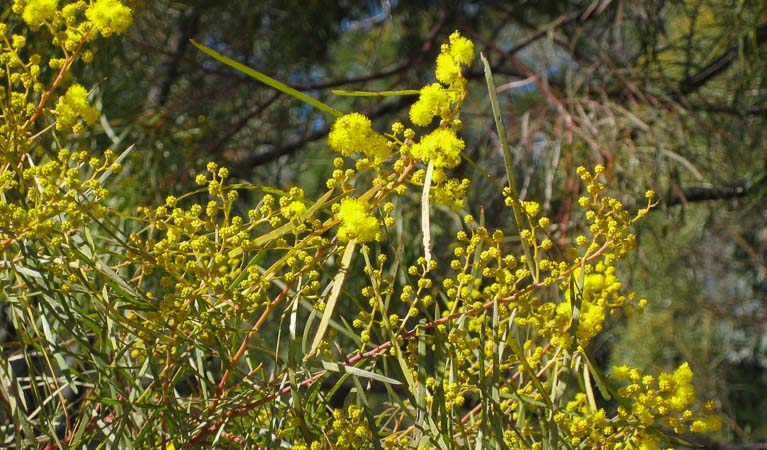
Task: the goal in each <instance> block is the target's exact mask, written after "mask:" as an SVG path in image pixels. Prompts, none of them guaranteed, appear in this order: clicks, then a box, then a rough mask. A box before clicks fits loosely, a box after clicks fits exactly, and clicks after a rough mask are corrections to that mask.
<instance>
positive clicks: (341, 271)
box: [304, 239, 357, 359]
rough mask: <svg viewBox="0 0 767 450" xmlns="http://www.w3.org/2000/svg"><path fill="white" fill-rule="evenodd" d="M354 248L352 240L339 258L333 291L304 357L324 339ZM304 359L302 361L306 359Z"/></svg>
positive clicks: (311, 352) (312, 351)
mask: <svg viewBox="0 0 767 450" xmlns="http://www.w3.org/2000/svg"><path fill="white" fill-rule="evenodd" d="M356 246H357V241H356V240H354V239H352V240H351V241H349V242H348V243H347V244H346V250H345V251H344V255H343V257H341V266H340V267H339V268H338V272H337V273H336V276H335V278H333V289H332V290H331V291H330V297H329V298H328V301H327V303H326V304H325V311H324V312H323V314H322V319H320V326H319V328H317V334H316V335H315V336H314V341H313V342H312V346H311V348H310V349H309V353H307V354H306V357H309V356H310V355H312V354H314V352H315V351H316V350H317V348H319V346H320V343H321V342H322V339H324V338H325V332H327V331H328V325H330V319H331V318H332V317H333V310H334V309H335V307H336V302H337V301H338V297H339V296H340V295H341V289H342V288H343V286H344V280H346V273H347V271H348V269H349V263H350V262H351V260H352V256H354V248H355V247H356ZM306 357H305V358H304V359H306Z"/></svg>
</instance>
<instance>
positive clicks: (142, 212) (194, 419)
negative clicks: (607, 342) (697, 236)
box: [0, 0, 719, 450]
mask: <svg viewBox="0 0 767 450" xmlns="http://www.w3.org/2000/svg"><path fill="white" fill-rule="evenodd" d="M131 11H132V10H131V9H130V8H129V7H128V6H126V5H124V4H122V3H120V2H118V1H117V0H94V1H92V2H89V3H86V2H82V1H78V2H74V3H67V4H64V5H59V4H58V2H56V1H50V0H27V1H23V0H16V1H15V2H14V4H13V12H14V13H15V15H14V16H13V17H12V18H11V19H10V20H9V23H7V24H3V30H2V31H3V43H2V59H1V61H2V63H3V64H4V67H5V69H6V70H5V73H6V74H7V76H6V77H5V81H4V84H5V86H4V88H3V91H2V95H3V97H2V100H3V103H2V105H3V116H2V119H3V123H2V128H1V129H0V140H1V142H2V165H3V166H2V175H0V176H1V177H2V178H1V180H2V184H0V189H2V192H1V194H2V196H3V200H4V203H3V204H2V205H1V206H0V208H2V216H0V217H1V219H0V220H1V221H0V242H1V243H2V252H3V258H2V274H3V275H2V278H0V280H2V289H3V307H4V313H5V314H6V315H7V318H8V319H7V323H8V324H9V325H11V331H12V334H13V336H12V337H11V338H10V339H9V340H8V341H7V342H6V344H5V345H6V348H5V349H4V352H3V356H2V360H1V361H0V367H1V368H2V370H1V371H0V376H2V383H3V384H2V385H3V390H2V394H3V395H2V413H1V414H2V415H0V417H2V419H5V421H4V422H5V423H7V425H6V426H5V427H4V428H3V430H4V431H5V433H6V436H7V438H6V441H4V442H3V445H5V446H10V447H16V448H30V447H34V446H36V445H42V446H43V448H46V449H53V448H64V447H79V446H88V447H90V446H112V447H119V448H134V447H135V448H182V447H183V448H242V447H246V448H250V447H253V448H259V447H266V446H269V447H278V446H279V447H291V448H296V449H301V448H304V449H306V448H311V449H313V450H316V449H319V448H339V449H343V448H402V447H406V446H409V447H412V448H416V447H417V448H422V447H423V448H431V447H438V448H443V449H447V448H477V447H478V446H483V447H498V448H518V447H522V448H528V447H529V448H533V449H536V448H581V447H595V446H598V447H600V448H616V449H617V448H657V446H659V445H660V446H667V445H672V444H674V443H680V442H681V443H683V442H684V441H682V440H681V439H680V438H678V437H676V434H679V433H683V432H686V431H692V432H701V431H707V430H713V429H716V428H717V427H718V426H719V424H718V421H719V419H718V416H716V415H715V414H712V411H711V410H712V409H713V405H708V407H707V408H706V409H707V410H708V411H705V412H704V411H693V408H692V403H693V397H694V388H693V385H692V377H693V375H692V371H691V370H690V367H689V365H688V364H687V363H682V364H681V365H679V366H678V367H677V368H676V369H675V370H673V371H671V372H668V373H661V374H659V375H657V376H653V375H650V374H646V373H643V372H642V371H640V370H639V369H636V368H631V367H628V366H625V365H621V366H617V367H615V368H614V369H613V370H612V376H611V377H608V376H607V375H606V374H604V373H603V371H602V369H601V368H600V367H599V366H598V365H597V364H596V363H595V361H594V358H593V356H592V352H591V346H592V343H593V341H594V339H595V338H596V336H598V334H599V333H600V331H601V330H602V328H603V326H604V323H605V322H606V321H607V320H608V317H610V316H613V315H616V314H618V313H620V312H623V311H625V312H627V313H631V312H636V311H637V310H641V309H642V308H643V307H644V306H645V304H646V303H647V301H646V300H644V299H639V298H637V297H636V295H635V294H634V293H633V292H631V291H629V290H627V289H626V286H624V284H623V283H622V282H621V281H620V276H619V269H618V263H619V262H620V261H621V260H624V259H625V258H626V257H627V256H628V255H629V254H630V252H631V251H632V250H633V249H634V248H635V246H636V243H637V239H636V236H635V235H634V234H633V233H632V231H631V227H632V226H633V225H634V223H635V222H636V221H637V220H639V219H641V218H643V217H644V216H646V215H647V214H648V213H649V211H650V209H651V208H653V207H654V206H655V205H656V203H655V201H654V200H653V199H654V193H653V192H652V191H648V192H647V193H646V195H645V196H646V199H644V200H643V202H644V204H643V205H642V207H638V208H633V209H632V210H633V212H632V211H630V210H629V208H627V207H626V206H625V205H624V204H623V203H622V202H621V201H619V200H617V199H616V198H614V197H612V196H610V195H608V194H607V193H606V186H605V184H604V178H605V177H604V174H605V170H606V168H605V167H604V166H602V165H597V166H595V168H594V170H593V171H588V170H587V169H585V168H583V167H580V168H578V170H577V177H579V178H580V180H581V181H582V182H583V184H584V186H585V187H584V194H583V195H582V196H580V198H578V200H577V203H578V204H579V205H580V207H581V208H582V209H583V211H584V213H583V216H584V218H585V221H586V223H587V226H586V227H585V228H584V229H583V230H582V233H580V234H578V235H577V236H576V237H575V238H574V239H573V241H572V242H571V243H568V242H567V241H563V242H561V243H555V242H554V240H553V239H552V236H551V230H552V221H551V219H549V218H548V217H546V216H545V215H543V214H542V213H541V205H540V204H539V203H538V202H535V201H527V200H522V199H520V197H519V194H518V193H517V186H516V185H515V182H514V176H513V175H512V173H513V167H512V164H513V162H512V161H511V158H510V157H509V155H510V152H509V151H508V142H504V146H505V147H506V150H507V151H506V152H505V155H506V159H505V164H504V165H505V168H506V171H507V180H506V182H507V183H508V185H507V186H506V187H505V188H503V189H500V190H499V191H498V192H496V195H498V196H499V197H500V198H502V200H503V202H504V203H505V205H506V207H507V209H506V211H508V212H510V215H511V216H512V217H513V218H514V222H515V228H513V230H514V231H508V229H509V227H508V226H507V227H506V229H503V228H502V227H498V228H491V227H487V226H486V225H485V217H484V215H480V217H479V218H475V217H474V216H472V215H471V214H460V215H459V211H461V210H462V209H463V208H464V206H465V204H464V201H465V193H466V189H467V188H468V186H469V184H470V183H469V181H468V180H463V179H460V178H452V177H451V173H450V170H451V169H453V168H455V167H456V166H457V165H458V164H459V162H460V161H461V155H462V152H463V151H464V150H465V142H464V141H463V139H462V137H460V135H459V131H460V130H461V128H462V124H463V122H462V120H461V119H460V114H461V112H462V109H463V105H464V102H465V100H466V98H467V94H468V91H467V89H468V82H467V79H466V78H465V76H464V71H465V70H466V66H468V65H470V64H471V63H472V60H473V55H474V49H473V45H474V44H473V43H472V42H471V41H470V40H468V39H467V38H465V37H463V36H461V35H460V34H459V33H458V32H454V33H452V34H451V35H450V37H449V42H447V43H445V44H443V45H442V46H441V47H440V52H439V55H438V56H437V59H436V61H437V64H436V72H435V76H436V79H437V83H432V84H429V85H426V86H425V87H423V88H422V89H420V90H419V92H418V99H417V101H416V102H415V103H414V104H413V106H412V107H411V109H410V120H411V122H413V124H414V125H415V127H412V128H411V127H407V126H405V125H404V124H403V123H401V122H395V123H393V124H392V125H391V127H390V131H389V132H386V133H381V132H379V131H377V130H376V129H374V128H373V125H372V122H371V121H370V120H369V119H367V118H366V117H365V116H363V115H361V114H358V113H351V114H347V115H343V116H341V117H340V118H338V119H337V120H336V121H335V123H334V125H333V127H332V128H331V130H330V135H329V138H328V144H329V146H330V147H331V148H332V149H333V150H335V151H338V152H339V153H340V154H341V155H343V156H344V157H345V158H341V157H338V158H335V159H334V161H333V163H332V164H333V170H332V172H331V176H330V177H329V178H328V179H327V181H326V183H325V188H326V189H325V192H324V193H323V194H321V195H318V196H317V197H316V198H309V197H307V195H306V193H305V192H304V190H303V189H301V188H300V187H293V188H290V189H289V190H281V189H278V188H276V187H271V186H257V185H253V184H237V183H231V182H230V181H229V178H230V173H229V170H228V169H227V168H226V167H221V166H219V165H218V164H217V163H215V162H210V163H208V164H207V166H206V171H205V172H204V173H200V174H198V175H197V176H196V177H195V178H194V181H195V183H196V184H197V185H198V186H199V188H197V189H195V190H190V191H188V192H185V193H181V194H179V195H168V196H166V198H165V201H164V203H163V204H160V205H159V206H152V207H149V206H145V207H140V208H138V209H137V210H136V213H135V214H133V213H132V212H129V211H126V210H124V209H122V208H121V203H120V201H119V198H118V196H117V195H116V194H114V193H110V192H109V191H108V189H107V186H109V182H110V179H111V178H112V177H113V176H114V175H115V174H117V173H118V172H120V170H121V163H120V161H121V159H122V158H123V157H125V155H126V154H127V153H129V151H130V148H129V149H128V150H126V151H125V152H123V153H122V154H121V156H119V157H118V156H117V154H116V152H114V151H112V150H104V151H99V150H96V149H88V150H86V149H81V147H80V138H81V136H82V134H83V133H86V132H87V129H88V127H89V126H91V125H92V124H93V123H94V122H95V121H96V120H97V119H98V117H97V115H98V113H97V111H96V110H95V109H94V107H93V106H92V105H91V103H90V100H89V98H88V96H87V95H86V91H85V89H84V88H83V87H82V86H80V85H79V84H77V82H76V80H74V79H73V77H74V75H75V74H76V72H77V71H76V70H75V68H76V67H78V66H77V64H76V63H79V62H80V61H82V62H83V63H87V62H88V61H89V60H92V59H93V55H92V54H91V53H89V50H87V49H86V45H88V44H89V43H91V42H92V41H93V40H94V39H96V38H97V37H98V35H101V36H103V37H106V36H110V35H112V34H119V33H122V32H124V31H125V28H126V27H127V26H128V23H129V22H130V18H131V14H132V12H131ZM22 30H23V31H22ZM9 34H10V35H9ZM32 41H35V43H34V44H33V46H34V48H36V49H38V48H40V49H46V46H47V45H48V42H50V46H48V47H47V51H45V52H43V53H35V54H26V53H25V50H24V49H25V48H26V44H27V42H32ZM41 42H42V43H41ZM219 59H220V60H221V61H222V62H226V60H224V59H223V58H219ZM43 62H47V65H48V67H50V68H51V69H53V70H54V71H56V72H55V73H50V74H49V73H45V74H43V70H42V69H41V64H42V63H43ZM485 70H486V75H487V80H488V93H489V96H490V98H491V100H492V105H493V112H494V115H495V118H496V125H497V127H498V128H499V129H502V118H501V115H500V112H499V111H500V110H499V109H498V107H497V105H498V99H497V96H496V89H495V88H494V84H493V76H492V73H491V72H490V68H489V65H486V68H485ZM260 75H261V77H262V78H266V76H265V75H263V74H260ZM270 84H271V85H272V86H275V87H279V86H281V85H280V84H278V83H276V82H275V83H270ZM65 87H66V90H64V88H65ZM57 96H58V97H57ZM54 98H57V103H56V106H55V107H52V99H54ZM325 110H326V111H330V110H334V109H332V108H330V107H328V108H327V109H325ZM499 138H500V140H501V141H504V140H505V136H504V133H501V135H500V137H499ZM139 151H140V150H139ZM241 193H247V194H248V195H249V196H251V198H255V199H257V202H258V203H257V206H255V207H253V208H250V209H247V207H245V209H246V210H245V211H241V210H240V209H241V208H243V207H242V206H240V205H238V198H239V196H240V195H241ZM116 198H117V200H114V199H116ZM415 202H420V205H419V209H420V217H421V226H420V229H416V230H413V229H412V228H408V227H406V226H404V224H403V222H404V221H405V216H406V215H407V210H408V208H412V207H413V204H414V203H415ZM436 205H444V206H445V207H446V209H449V208H452V209H453V210H454V211H455V212H451V213H444V212H443V213H444V214H447V215H449V216H450V217H459V218H460V219H461V221H462V223H461V222H459V223H461V224H460V225H459V226H458V227H456V228H458V229H457V230H454V232H455V234H454V235H455V238H446V235H447V234H448V230H447V228H446V227H445V228H443V229H442V231H441V232H440V233H436V232H435V236H434V237H435V239H437V238H439V239H443V240H444V239H449V243H448V244H446V248H448V249H449V251H450V252H451V253H452V255H453V256H452V257H445V254H446V252H444V251H439V252H434V254H432V250H433V244H432V241H431V240H432V230H433V229H434V230H435V231H436V230H439V229H440V226H439V224H437V223H436V221H432V214H434V213H435V212H436V211H435V209H436ZM464 212H465V211H464ZM507 225H508V224H507ZM418 232H420V237H421V239H420V243H417V241H418V239H417V237H418ZM416 243H417V244H416ZM408 247H409V248H408ZM421 249H422V254H421ZM413 254H415V255H416V256H415V257H414V258H413V257H412V255H413ZM376 389H378V390H379V391H380V392H378V393H376V392H375V391H376Z"/></svg>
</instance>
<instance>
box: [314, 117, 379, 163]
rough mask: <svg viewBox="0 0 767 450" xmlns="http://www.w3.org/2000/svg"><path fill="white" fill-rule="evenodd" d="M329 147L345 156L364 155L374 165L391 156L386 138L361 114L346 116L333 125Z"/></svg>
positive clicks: (329, 137)
mask: <svg viewBox="0 0 767 450" xmlns="http://www.w3.org/2000/svg"><path fill="white" fill-rule="evenodd" d="M328 145H330V148H332V149H333V150H335V151H337V152H338V153H340V154H342V155H344V156H351V155H353V154H355V153H362V154H364V155H365V156H366V157H367V158H369V159H370V160H372V161H374V164H375V162H378V163H380V162H381V161H383V160H384V159H386V158H387V157H388V156H389V155H390V154H391V149H390V148H389V143H388V141H387V140H386V138H385V137H383V136H382V135H381V134H380V133H378V132H377V131H375V130H374V129H373V126H372V123H371V122H370V119H368V118H367V117H365V116H363V115H362V114H359V113H351V114H346V115H344V116H341V117H339V118H338V119H337V120H336V121H335V122H334V123H333V126H332V127H331V129H330V134H328Z"/></svg>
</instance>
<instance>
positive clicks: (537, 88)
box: [88, 0, 767, 442]
mask: <svg viewBox="0 0 767 450" xmlns="http://www.w3.org/2000/svg"><path fill="white" fill-rule="evenodd" d="M223 5H224V4H222V3H221V2H213V1H209V0H200V1H191V0H187V1H167V0H156V1H152V2H142V1H140V0H136V1H134V2H133V4H132V6H133V7H134V8H135V10H136V11H137V14H136V23H135V26H134V27H133V28H132V29H131V31H130V33H129V34H128V35H127V37H126V38H124V39H121V40H110V41H109V42H106V43H103V44H101V45H102V46H103V47H104V48H102V49H101V51H99V52H96V54H97V59H96V61H95V62H94V64H92V65H90V66H89V69H88V70H90V71H92V72H91V73H92V74H94V75H93V76H92V83H93V86H95V87H96V92H97V95H99V96H100V102H101V106H102V108H103V111H104V117H103V119H102V121H101V128H100V129H97V132H96V134H94V135H93V136H92V138H93V142H94V144H93V145H94V146H103V145H113V146H115V147H120V146H122V147H124V146H125V145H127V144H136V146H137V150H136V151H135V152H133V155H132V158H133V159H132V160H131V161H129V162H128V163H127V165H128V166H129V167H128V170H125V171H124V173H125V174H128V175H126V176H125V177H124V178H123V179H121V180H120V183H122V187H123V189H122V191H123V192H132V193H133V196H128V197H126V198H123V199H121V200H122V201H123V202H124V203H125V205H126V206H131V207H133V206H139V203H147V202H149V201H151V200H152V199H153V201H154V203H161V202H162V201H163V199H164V197H165V196H166V195H169V194H173V193H177V192H183V191H185V190H187V189H188V188H189V186H191V185H192V184H193V179H190V178H188V177H189V175H188V174H189V173H193V172H196V171H199V170H200V169H201V168H202V167H204V164H205V162H207V161H210V160H215V161H218V162H220V163H221V164H223V165H226V166H229V167H231V168H232V171H233V174H234V175H235V176H236V177H239V178H240V179H242V180H247V181H250V182H253V183H256V184H263V185H267V184H271V185H275V184H276V185H279V186H284V187H287V186H291V185H294V184H300V185H301V186H303V187H304V188H305V189H306V191H307V196H315V193H316V192H318V190H319V189H321V188H322V182H323V180H325V179H326V178H327V176H328V173H329V172H330V170H332V165H331V164H330V161H331V160H332V157H333V156H332V155H331V153H330V151H329V150H328V149H327V145H326V142H325V141H324V139H323V137H324V136H325V135H326V133H327V131H328V128H329V125H330V124H329V123H328V121H327V120H326V118H325V117H324V116H322V114H321V113H319V112H317V111H313V110H311V109H310V108H309V107H307V106H306V105H303V104H299V103H298V102H297V101H295V100H293V99H291V98H288V97H286V96H284V95H281V94H279V93H278V92H275V91H274V90H272V89H271V88H269V87H267V86H265V85H262V84H260V83H258V82H256V81H255V80H252V79H249V78H246V77H244V76H243V75H241V74H239V73H236V72H234V71H232V70H229V69H228V68H227V67H224V66H222V65H220V64H218V63H216V62H215V61H213V60H211V59H210V58H208V57H207V56H205V55H203V54H202V53H201V52H198V51H197V50H196V49H195V48H194V47H193V46H191V45H190V44H189V40H190V39H194V40H196V41H198V42H201V43H203V44H206V45H208V46H210V47H212V48H214V49H216V50H218V51H220V52H222V53H224V54H226V55H227V56H230V57H232V58H234V59H236V60H238V61H240V62H242V63H244V64H246V65H249V66H251V67H253V68H256V69H257V70H259V71H262V72H264V73H266V74H268V75H270V76H273V77H275V78H277V79H280V80H282V81H284V82H286V83H288V84H290V85H291V86H293V87H295V88H297V89H300V90H302V91H304V92H306V93H308V94H310V95H313V96H316V97H318V98H320V99H322V100H323V101H325V102H327V103H329V104H331V105H333V106H334V107H336V108H337V109H339V110H342V111H352V110H358V111H363V112H365V113H366V114H367V115H368V116H369V117H371V118H372V119H373V120H374V123H389V122H391V121H392V120H394V118H399V119H402V118H404V116H405V114H406V111H407V107H408V106H409V105H410V104H411V103H412V102H413V101H414V100H415V97H411V96H400V97H396V96H392V97H383V96H381V97H365V98H361V97H352V96H338V95H333V94H332V92H331V90H332V89H343V90H366V91H382V90H389V89H402V88H404V87H412V88H417V87H419V86H421V85H422V84H424V83H425V82H430V81H432V80H430V77H431V76H432V75H431V74H432V70H431V67H432V66H431V65H432V62H433V60H434V57H435V55H436V54H437V52H438V51H439V48H438V46H439V43H440V42H443V41H445V40H446V38H447V36H448V35H449V34H450V33H451V32H452V31H453V30H456V29H458V30H461V31H462V33H464V34H465V35H466V36H468V37H470V38H471V39H473V40H474V41H475V43H476V45H477V48H478V50H480V51H482V52H483V53H484V54H485V55H486V56H487V57H488V58H489V60H490V61H491V64H492V66H493V68H494V72H495V74H496V77H497V79H496V84H497V85H498V86H499V89H500V91H501V92H502V94H501V100H502V101H503V102H504V104H503V105H502V106H503V108H504V109H505V118H506V120H507V122H508V123H507V128H508V133H509V136H508V138H509V140H510V141H511V143H512V144H513V150H514V157H515V164H516V169H517V175H518V180H519V185H520V191H521V192H520V193H521V196H522V197H525V196H528V197H536V198H543V199H545V203H544V204H543V206H544V213H546V214H548V215H550V216H551V217H555V218H557V220H558V222H559V226H558V230H557V234H556V235H555V237H556V238H558V239H559V241H560V242H564V240H565V238H566V237H568V236H570V235H571V234H572V233H573V232H574V230H576V229H578V227H579V226H580V224H578V223H576V222H574V220H573V219H572V217H571V215H570V209H571V205H572V203H573V202H574V201H575V200H576V199H577V198H578V195H579V192H578V189H579V184H578V182H577V177H576V175H575V167H577V165H579V164H586V165H593V164H597V163H601V164H604V165H605V166H606V167H607V171H606V176H607V177H608V178H609V179H610V181H611V183H610V184H611V185H612V186H618V187H619V188H620V192H619V195H620V196H622V197H623V198H625V199H626V202H628V203H629V204H630V203H631V202H632V200H631V199H637V198H643V193H644V191H645V190H646V189H649V188H652V189H655V190H656V191H657V192H659V193H661V194H662V195H661V197H662V201H663V203H662V205H663V206H662V208H659V209H657V210H656V212H654V213H653V215H652V217H651V219H650V220H648V221H646V222H645V223H643V224H641V228H640V230H639V232H640V234H639V238H640V241H641V242H640V252H638V253H637V256H636V257H635V258H634V259H633V260H632V261H631V264H632V273H633V280H632V281H633V283H634V285H633V287H634V288H635V289H636V290H637V291H638V292H640V293H642V294H643V295H646V296H648V298H650V299H651V303H650V306H649V307H648V310H647V311H646V312H645V313H644V314H643V315H642V316H641V317H632V318H629V319H628V320H625V321H614V323H613V325H614V326H613V327H612V328H611V329H610V331H609V332H608V333H607V335H606V336H607V337H605V338H603V339H602V340H601V341H600V342H599V345H601V350H600V354H601V355H602V361H603V362H604V363H605V364H607V363H621V362H624V361H632V362H633V364H635V365H637V366H638V367H642V368H644V369H648V370H659V369H665V370H669V369H673V367H676V364H678V362H679V361H680V360H688V361H690V363H691V365H692V367H693V370H694V371H695V372H696V375H697V379H698V381H699V388H700V390H701V391H702V392H701V395H700V397H701V398H715V399H717V400H718V401H719V402H720V403H721V406H722V408H723V410H724V412H725V414H726V415H727V422H728V423H729V425H730V426H729V427H728V428H727V429H726V431H725V432H724V433H725V434H724V435H722V436H721V439H722V440H724V441H730V442H750V441H755V440H765V439H767V425H765V424H767V401H765V397H764V392H767V325H766V324H767V256H766V255H767V208H765V206H767V202H765V195H767V189H766V188H765V187H766V186H767V178H766V177H767V151H765V142H767V136H766V135H767V123H765V122H766V121H767V106H766V105H767V101H766V100H767V45H765V44H766V43H767V42H766V41H767V5H766V4H765V3H764V2H761V1H755V0H751V1H749V0H739V1H736V0H684V1H681V0H680V1H675V2H667V1H663V0H648V1H642V2H629V1H624V0H576V1H568V2H562V1H451V2H436V1H425V0H424V1H420V0H417V1H409V2H399V1H396V0H384V1H369V2H367V1H366V2H354V1H340V2H320V1H302V2H298V1H284V0H281V1H271V0H269V1H258V2H255V1H241V0H236V1H231V2H226V6H223ZM107 72H108V73H110V74H112V75H111V76H110V77H109V78H107V79H99V78H98V77H97V75H95V74H102V73H107ZM469 78H470V79H471V80H472V82H474V83H476V84H477V87H476V88H474V89H472V88H470V91H472V92H474V93H475V94H474V97H473V98H471V99H469V101H468V103H467V104H466V106H465V108H464V110H463V111H462V117H461V119H462V120H463V122H464V127H465V129H466V132H465V133H464V136H465V137H466V139H467V149H466V159H465V162H464V163H463V164H462V165H461V166H460V167H459V168H458V173H459V176H465V177H468V178H471V179H472V182H473V187H472V190H471V192H470V193H469V201H467V203H466V205H467V206H466V208H467V209H468V210H469V211H470V212H472V213H474V214H475V215H477V216H479V215H480V211H481V210H482V211H483V212H484V216H485V220H486V221H487V222H488V224H489V225H494V226H498V225H499V224H501V223H506V222H507V220H506V218H502V217H497V215H498V211H500V208H499V206H500V205H501V202H502V199H501V198H500V197H498V198H496V197H490V196H489V195H490V194H488V192H497V191H496V190H491V189H483V186H484V187H487V186H488V185H489V184H492V183H498V182H499V181H500V180H501V178H502V177H503V173H502V172H501V171H502V170H503V169H502V168H503V163H502V155H501V151H500V148H499V145H498V143H497V142H496V141H495V140H494V137H493V133H492V128H493V125H492V117H490V115H489V111H490V108H489V107H488V100H487V98H486V94H485V92H486V91H485V89H484V88H483V87H482V85H483V83H484V80H483V73H482V70H481V68H480V67H479V66H478V65H476V66H474V67H473V69H472V71H471V72H470V73H469ZM382 131H385V130H382ZM493 195H494V194H493ZM139 199H141V200H139ZM413 221H414V224H413V226H414V227H417V226H418V225H417V217H415V216H414V218H413ZM436 238H437V239H438V236H437V237H436ZM646 280H652V283H649V282H647V281H646Z"/></svg>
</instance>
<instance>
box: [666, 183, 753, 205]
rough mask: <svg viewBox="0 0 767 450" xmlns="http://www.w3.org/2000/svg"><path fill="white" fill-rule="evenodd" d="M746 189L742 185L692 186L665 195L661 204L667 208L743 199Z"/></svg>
mask: <svg viewBox="0 0 767 450" xmlns="http://www.w3.org/2000/svg"><path fill="white" fill-rule="evenodd" d="M747 193H748V188H747V187H746V186H745V185H743V184H736V185H732V186H692V187H685V188H679V189H675V190H674V191H672V192H670V193H669V194H668V195H666V198H665V199H664V200H663V202H664V203H665V204H666V205H668V206H674V205H678V204H684V205H686V204H687V203H692V202H707V201H712V200H729V199H732V198H739V197H744V196H745V195H746V194H747Z"/></svg>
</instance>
